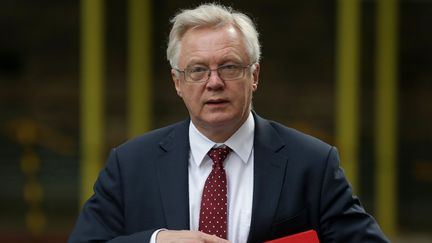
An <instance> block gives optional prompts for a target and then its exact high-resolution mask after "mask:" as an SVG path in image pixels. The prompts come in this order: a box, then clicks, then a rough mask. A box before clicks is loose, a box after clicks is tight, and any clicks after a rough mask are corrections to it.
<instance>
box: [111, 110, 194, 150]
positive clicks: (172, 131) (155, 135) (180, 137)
mask: <svg viewBox="0 0 432 243" xmlns="http://www.w3.org/2000/svg"><path fill="white" fill-rule="evenodd" d="M188 131H189V119H187V120H183V121H181V122H178V123H175V124H172V125H169V126H165V127H162V128H158V129H155V130H152V131H149V132H147V133H145V134H142V135H140V136H137V137H135V138H132V139H130V140H128V141H126V142H124V143H123V144H121V145H119V146H118V147H116V148H114V150H116V152H117V153H134V152H137V153H141V154H143V152H150V153H152V152H155V150H156V149H161V148H164V147H166V146H169V144H172V143H173V142H177V143H179V142H182V143H183V142H187V141H188Z"/></svg>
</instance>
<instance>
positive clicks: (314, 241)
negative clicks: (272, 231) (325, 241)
mask: <svg viewBox="0 0 432 243" xmlns="http://www.w3.org/2000/svg"><path fill="white" fill-rule="evenodd" d="M264 243H319V239H318V236H317V233H316V232H315V230H308V231H304V232H301V233H297V234H294V235H289V236H285V237H282V238H279V239H275V240H271V241H266V242H264Z"/></svg>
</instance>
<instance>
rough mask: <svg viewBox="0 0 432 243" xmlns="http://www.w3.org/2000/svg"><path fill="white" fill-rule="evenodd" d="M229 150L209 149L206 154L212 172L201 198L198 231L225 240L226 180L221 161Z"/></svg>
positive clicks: (226, 148)
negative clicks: (210, 163) (210, 161)
mask: <svg viewBox="0 0 432 243" xmlns="http://www.w3.org/2000/svg"><path fill="white" fill-rule="evenodd" d="M230 151H231V149H230V148H228V147H225V148H215V149H210V151H209V152H208V153H207V154H208V155H209V156H210V158H211V159H212V160H213V170H212V171H211V172H210V175H209V176H208V177H207V180H206V182H205V184H204V190H203V194H202V198H201V210H200V219H199V220H200V221H199V230H200V231H202V232H204V233H207V234H211V235H216V236H218V237H220V238H223V239H226V238H227V180H226V174H225V169H224V168H223V161H224V159H225V158H226V157H227V155H228V153H229V152H230Z"/></svg>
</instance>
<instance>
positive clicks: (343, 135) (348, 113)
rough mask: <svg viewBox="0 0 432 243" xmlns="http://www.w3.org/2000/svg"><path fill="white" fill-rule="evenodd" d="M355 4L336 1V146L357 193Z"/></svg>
mask: <svg viewBox="0 0 432 243" xmlns="http://www.w3.org/2000/svg"><path fill="white" fill-rule="evenodd" d="M360 11H361V9H360V3H359V0H338V19H337V50H336V51H337V53H336V62H337V63H336V145H337V146H338V148H339V150H340V155H341V161H342V166H343V167H344V169H345V172H346V174H347V177H348V179H349V180H350V182H351V184H352V186H353V188H354V189H355V190H356V191H358V190H359V188H358V179H357V178H358V175H357V173H358V141H359V139H358V130H359V125H358V120H359V117H358V111H359V109H358V99H359V67H358V66H359V38H360V36H359V35H360V30H359V29H360Z"/></svg>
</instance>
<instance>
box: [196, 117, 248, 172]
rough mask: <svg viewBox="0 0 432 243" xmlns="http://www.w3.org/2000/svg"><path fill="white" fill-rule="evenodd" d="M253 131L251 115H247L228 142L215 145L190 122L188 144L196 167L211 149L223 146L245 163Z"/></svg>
mask: <svg viewBox="0 0 432 243" xmlns="http://www.w3.org/2000/svg"><path fill="white" fill-rule="evenodd" d="M254 131H255V121H254V119H253V116H252V113H249V116H248V118H247V119H246V121H245V122H244V123H243V125H242V126H241V127H240V128H239V129H238V130H237V131H236V132H235V133H234V134H233V135H232V136H231V137H230V138H229V139H228V140H226V141H225V142H224V143H215V142H213V141H211V140H210V139H208V138H207V137H206V136H204V135H203V134H202V133H201V132H199V131H198V129H197V128H196V127H195V125H194V124H193V123H192V121H191V122H190V124H189V142H190V147H191V154H192V156H193V159H194V161H195V163H196V164H197V166H200V165H201V163H202V162H203V160H204V157H205V156H206V155H207V152H208V151H209V150H210V149H211V148H213V147H219V146H221V145H223V144H225V145H226V146H228V147H230V148H231V149H232V150H233V152H235V153H236V154H237V155H238V156H239V157H240V159H241V160H242V161H243V163H247V162H248V160H249V156H251V154H252V148H253V138H254Z"/></svg>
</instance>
